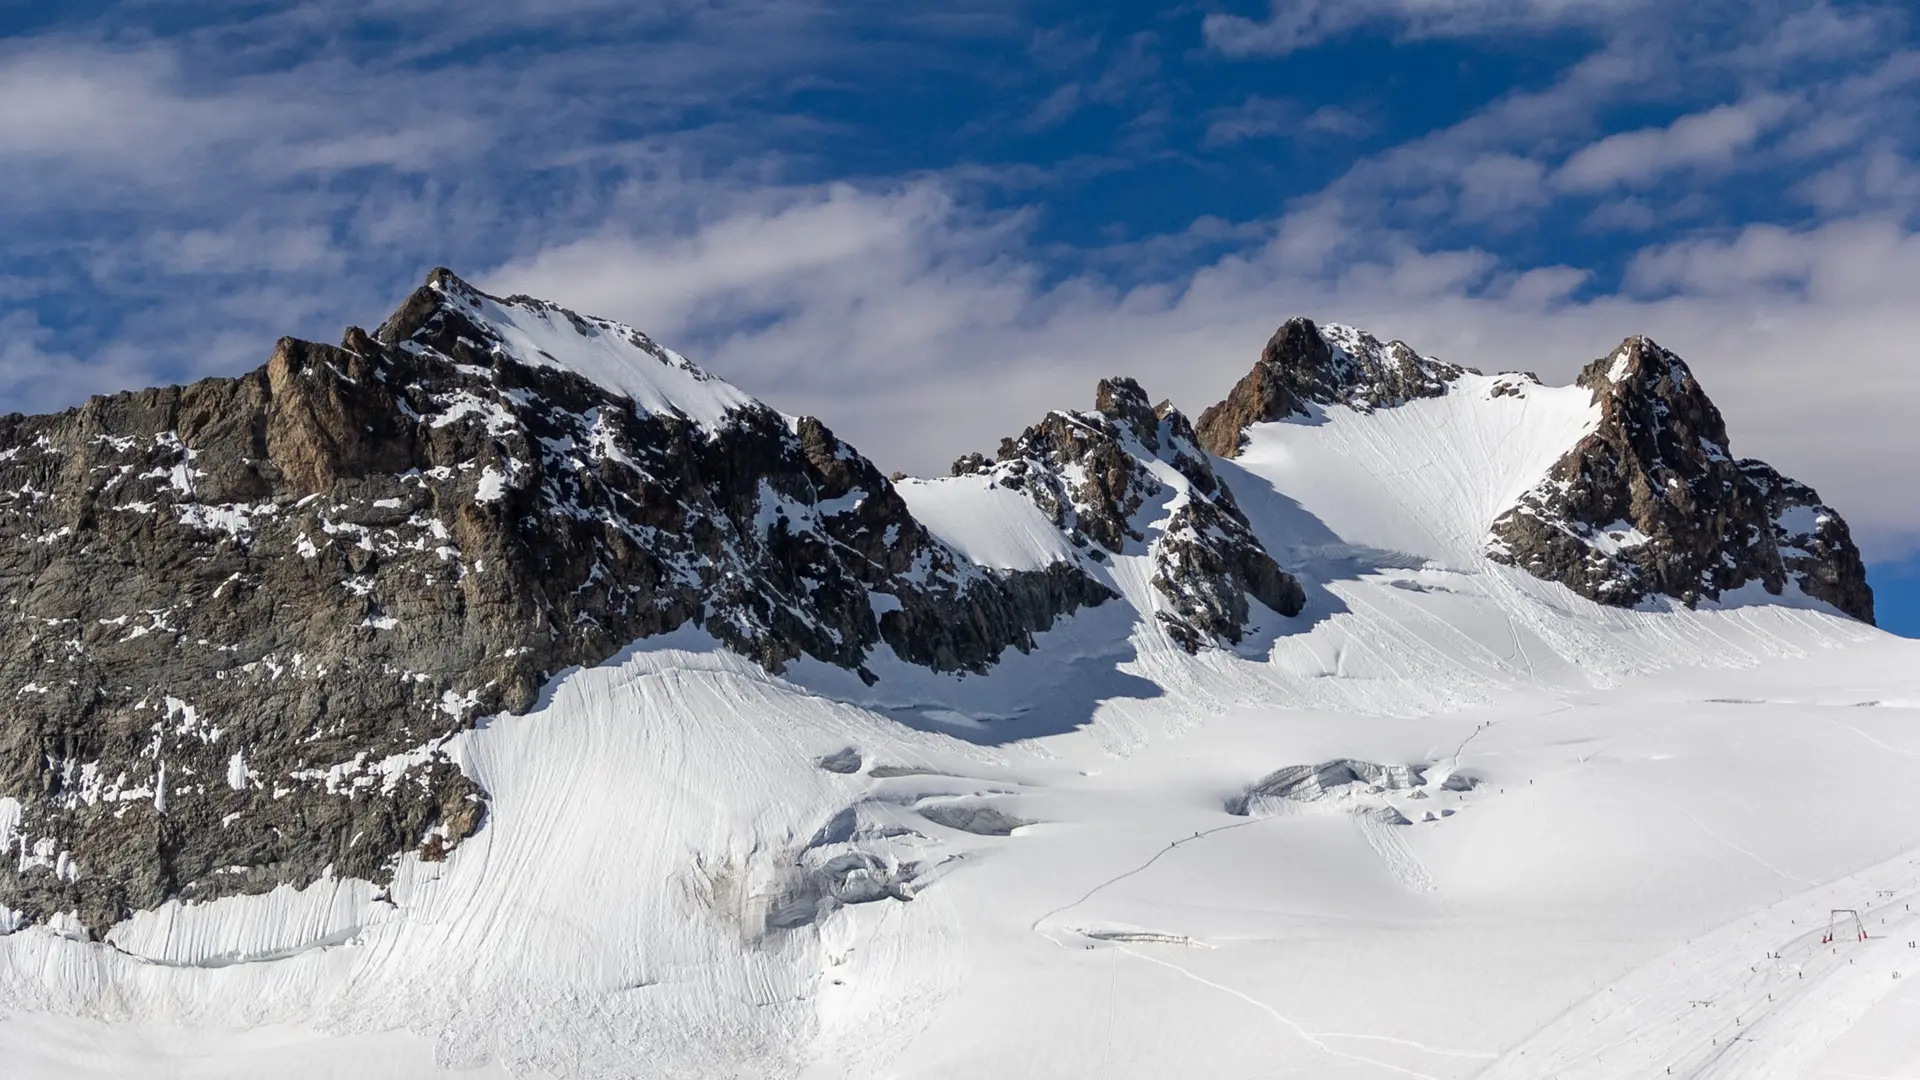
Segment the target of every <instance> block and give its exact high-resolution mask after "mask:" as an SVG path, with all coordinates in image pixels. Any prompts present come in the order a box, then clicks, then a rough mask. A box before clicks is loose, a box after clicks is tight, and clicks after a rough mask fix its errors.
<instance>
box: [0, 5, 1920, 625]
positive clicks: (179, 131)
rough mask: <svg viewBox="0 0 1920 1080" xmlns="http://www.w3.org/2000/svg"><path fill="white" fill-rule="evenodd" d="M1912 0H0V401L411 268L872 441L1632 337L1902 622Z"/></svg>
mask: <svg viewBox="0 0 1920 1080" xmlns="http://www.w3.org/2000/svg"><path fill="white" fill-rule="evenodd" d="M1676 7H1684V8H1685V12H1684V13H1683V14H1679V15H1676V14H1674V13H1673V9H1674V8H1676ZM1917 23H1920V16H1917V15H1916V13H1915V12H1913V11H1912V10H1911V5H1910V4H1900V3H1893V4H1876V3H1809V2H1802V0H1777V2H1776V0H1755V2H1741V3H1731V2H1721V0H1705V2H1700V3H1694V4H1688V5H1672V4H1666V3H1656V2H1653V0H1270V2H1269V0H1220V2H1217V3H1198V4H1191V5H1181V6H1165V7H1156V6H1148V5H1134V4H1125V3H1116V4H1108V5H1099V6H1095V5H1066V4H1052V3H1021V2H1016V0H1005V2H999V0H981V2H978V3H966V4H925V5H915V4H899V3H878V2H850V3H839V2H830V0H736V2H730V3H700V2H691V0H687V2H664V3H650V4H628V3H613V2H608V0H548V2H546V3H540V4H532V3H508V2H504V0H470V2H469V3H467V4H463V5H459V6H458V7H457V8H455V7H450V6H448V5H445V4H443V3H427V2H425V0H386V2H383V3H372V2H363V0H316V2H313V3H306V4H301V5H297V6H289V5H281V4H271V3H249V2H239V0H169V2H165V3H162V2H158V0H134V2H122V3H106V2H69V3H63V4H58V5H45V4H29V3H23V2H15V0H0V407H7V408H20V409H39V408H50V407H56V406H62V405H66V404H71V403H73V402H76V401H78V400H80V399H81V398H83V397H84V396H85V395H86V394H88V393H91V392H97V391H102V390H111V389H119V388H124V387H128V386H133V385H138V384H143V383H148V382H153V381H156V380H179V379H186V378H190V377H195V376H199V375H204V374H217V373H234V372H238V371H242V370H245V369H247V368H250V367H253V366H255V365H257V364H258V363H259V362H260V361H261V360H262V359H263V358H264V356H265V355H266V353H267V351H268V350H269V349H270V347H271V343H272V341H273V339H274V338H276V337H278V336H280V335H283V334H294V335H299V336H305V337H317V338H321V339H323V340H331V339H333V338H335V337H336V336H337V335H338V333H339V332H340V330H341V328H342V327H343V326H345V325H346V324H348V323H361V324H371V323H373V322H376V321H378V319H379V318H380V317H381V316H382V315H383V314H384V312H386V311H387V310H388V309H390V308H391V307H392V306H393V304H394V303H395V302H396V301H397V300H398V298H399V297H401V296H402V295H404V293H405V292H406V290H407V289H408V288H409V287H410V286H411V285H412V284H414V283H415V282H416V281H417V280H418V279H419V278H420V277H421V276H422V275H423V274H424V273H425V271H426V270H427V269H428V268H430V267H432V266H434V265H436V264H442V263H444V264H446V265H449V266H452V267H454V268H455V269H456V270H458V271H460V272H461V273H463V274H465V275H467V276H468V277H470V278H472V279H474V280H475V281H477V282H478V283H480V284H482V285H483V286H486V287H488V288H491V289H494V290H499V291H509V290H518V291H527V292H533V293H537V294H540V295H544V296H548V297H551V298H553V299H556V300H559V301H561V302H563V303H567V304H569V305H571V306H574V307H579V308H582V309H585V310H589V311H593V312H595V313H597V314H603V315H609V316H614V317H618V318H622V319H625V320H627V321H629V322H633V323H635V324H636V325H639V326H641V327H643V328H645V329H647V330H648V331H649V332H651V333H653V334H655V335H656V336H658V337H661V338H663V339H664V340H666V341H668V342H670V343H672V344H674V345H676V346H677V347H679V348H681V349H682V350H683V351H685V352H688V353H689V354H690V355H693V356H695V357H696V358H697V359H699V360H701V361H702V362H704V363H706V364H707V365H708V366H710V367H712V368H713V369H715V370H716V371H718V372H720V373H722V374H724V375H725V376H727V377H728V378H730V379H732V380H733V381H735V382H737V383H739V384H741V385H742V386H744V387H745V388H747V389H749V390H751V391H753V392H754V393H756V394H758V395H760V396H761V397H763V398H765V399H767V400H769V401H770V402H772V403H773V404H775V405H777V406H780V407H782V408H784V409H787V410H789V411H796V412H798V411H806V412H813V413H816V414H819V415H821V416H823V417H824V418H826V419H827V420H828V421H829V422H830V423H831V424H833V426H834V427H835V428H836V430H839V431H840V432H841V433H842V434H843V435H845V436H847V437H848V438H850V439H851V440H852V441H854V442H855V443H856V444H858V445H859V446H861V447H862V448H863V449H864V450H866V451H867V453H868V454H870V455H871V456H873V457H874V458H876V459H877V460H879V461H880V462H881V463H882V464H883V465H887V466H898V467H904V468H907V469H909V470H914V471H930V470H937V469H940V468H941V466H942V463H943V462H945V461H948V460H951V458H953V457H954V456H956V455H958V454H960V453H962V452H964V451H967V450H972V449H980V448H988V447H991V446H992V445H993V444H994V443H995V442H996V441H997V439H998V437H999V436H1000V435H1003V434H1008V433H1011V432H1013V431H1015V430H1017V429H1018V428H1019V427H1020V426H1022V425H1023V424H1025V423H1027V422H1029V421H1030V420H1031V419H1033V418H1034V417H1035V416H1036V415H1037V414H1038V413H1039V412H1040V411H1041V410H1043V409H1045V408H1048V407H1054V406H1061V405H1070V404H1082V403H1084V401H1085V400H1086V399H1087V398H1088V397H1089V396H1090V394H1091V387H1092V384H1093V382H1094V380H1095V379H1097V378H1098V377H1100V376H1103V375H1107V374H1114V373H1125V374H1131V375H1134V376H1136V377H1138V378H1140V379H1141V380H1142V382H1143V383H1144V384H1145V385H1146V386H1147V388H1148V390H1149V391H1150V392H1153V393H1157V394H1165V395H1169V396H1172V397H1173V398H1174V400H1175V401H1176V402H1178V403H1179V404H1181V405H1182V406H1184V407H1187V408H1189V409H1192V410H1197V409H1198V408H1200V407H1203V406H1204V405H1206V404H1207V403H1209V402H1210V401H1212V400H1214V399H1216V398H1218V397H1219V396H1220V395H1221V394H1222V393H1223V392H1224V391H1225V389H1226V388H1227V386H1229V385H1230V384H1231V383H1232V381H1233V380H1234V379H1235V378H1236V377H1238V375H1240V374H1241V373H1243V372H1244V371H1245V370H1246V368H1247V367H1248V366H1249V365H1250V364H1251V363H1252V361H1253V358H1254V356H1255V355H1256V354H1257V352H1258V349H1259V346H1260V345H1261V343H1262V342H1263V341H1264V339H1265V337H1266V335H1267V334H1268V333H1270V332H1271V330H1272V328H1273V327H1274V326H1275V325H1277V324H1278V323H1279V322H1280V321H1281V320H1283V319H1284V318H1286V317H1288V316H1290V315H1293V314H1308V315H1312V316H1315V317H1318V318H1322V319H1338V320H1342V321H1349V322H1355V323H1358V324H1360V325H1363V326H1367V327H1370V328H1372V329H1374V330H1376V332H1379V333H1382V334H1385V335H1391V336H1398V337H1402V338H1404V339H1406V340H1407V341H1409V342H1410V343H1412V344H1414V345H1415V346H1416V347H1418V348H1420V349H1421V350H1422V351H1425V352H1428V353H1433V354H1437V355H1440V356H1442V357H1445V358H1447V359H1450V360H1455V361H1459V362H1463V363H1468V364H1473V365H1475V366H1479V367H1483V368H1489V369H1493V368H1521V369H1527V370H1534V371H1537V372H1539V373H1540V374H1541V375H1542V376H1543V377H1546V378H1549V379H1555V380H1563V379H1565V378H1568V377H1570V375H1571V373H1572V372H1573V371H1574V370H1576V369H1577V368H1578V367H1579V365H1580V364H1582V363H1583V362H1585V361H1586V360H1587V359H1590V358H1591V357H1594V356H1598V355H1600V354H1602V353H1604V352H1605V351H1606V350H1607V349H1608V348H1609V347H1610V346H1611V345H1613V344H1614V343H1616V342H1617V341H1618V340H1619V339H1620V338H1622V337H1624V336H1626V335H1627V334H1630V333H1640V332H1645V333H1650V334H1652V335H1653V336H1654V337H1656V338H1657V339H1659V340H1660V341H1661V342H1662V343H1663V344H1666V345H1668V346H1669V347H1672V348H1675V349H1677V350H1678V351H1680V352H1681V353H1682V354H1683V355H1684V356H1686V357H1687V358H1688V360H1689V361H1690V362H1691V363H1692V364H1693V366H1694V368H1695V369H1696V371H1697V372H1698V373H1699V375H1700V376H1701V378H1702V380H1703V381H1704V382H1705V384H1706V386H1707V388H1708V390H1709V392H1711V393H1712V394H1713V396H1714V398H1715V400H1716V401H1717V402H1719V404H1720V405H1721V407H1722V409H1723V411H1725V412H1726V413H1727V415H1728V418H1729V423H1730V427H1731V429H1732V435H1733V439H1734V449H1735V450H1736V452H1738V453H1741V454H1744V455H1750V456H1756V457H1762V458H1766V459H1768V460H1770V461H1772V462H1773V463H1774V464H1775V465H1777V466H1779V467H1780V468H1782V469H1783V470H1784V471H1786V472H1788V473H1790V474H1792V475H1795V476H1797V477H1799V478H1801V479H1804V480H1806V481H1807V482H1809V483H1811V484H1813V485H1814V486H1815V487H1817V488H1818V489H1819V490H1820V491H1821V492H1822V494H1823V495H1824V496H1826V498H1827V499H1828V500H1829V501H1831V502H1833V503H1835V504H1836V505H1837V506H1839V507H1840V509H1841V510H1842V511H1843V512H1844V513H1845V514H1846V516H1847V517H1848V519H1849V521H1850V522H1852V523H1853V525H1854V529H1855V532H1856V535H1857V536H1858V537H1859V538H1860V540H1861V541H1862V544H1863V547H1864V548H1865V550H1866V552H1867V554H1868V556H1869V559H1870V560H1871V561H1872V562H1873V563H1874V577H1875V581H1876V585H1877V586H1878V588H1879V589H1880V591H1881V596H1882V601H1881V609H1882V612H1883V613H1884V616H1885V621H1886V622H1887V623H1888V624H1889V625H1892V626H1896V627H1899V628H1901V629H1903V630H1904V631H1905V632H1909V633H1915V632H1920V554H1917V553H1920V424H1916V423H1914V422H1913V420H1912V419H1911V414H1912V413H1913V412H1914V406H1915V404H1916V403H1920V364H1917V363H1916V360H1915V350H1916V346H1915V344H1914V343H1915V342H1920V305H1916V304H1915V303H1914V298H1915V292H1916V283H1917V282H1920V237H1917V236H1916V227H1920V108H1917V107H1916V106H1920V25H1916V24H1917Z"/></svg>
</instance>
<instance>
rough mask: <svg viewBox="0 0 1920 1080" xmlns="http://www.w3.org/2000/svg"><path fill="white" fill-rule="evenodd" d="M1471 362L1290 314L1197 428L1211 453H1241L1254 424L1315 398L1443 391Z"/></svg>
mask: <svg viewBox="0 0 1920 1080" xmlns="http://www.w3.org/2000/svg"><path fill="white" fill-rule="evenodd" d="M1470 370H1472V369H1471V368H1462V367H1458V366H1456V365H1453V364H1446V363H1442V362H1440V361H1438V360H1435V359H1433V358H1432V357H1428V356H1421V355H1420V354H1419V353H1416V352H1414V351H1413V350H1412V349H1411V348H1409V347H1408V346H1407V345H1406V343H1404V342H1400V341H1393V342H1388V343H1385V344H1382V343H1381V341H1380V340H1379V339H1378V338H1376V337H1374V336H1373V335H1372V334H1369V333H1367V332H1366V331H1364V330H1355V329H1354V328H1352V327H1350V326H1339V325H1336V324H1329V325H1327V326H1324V327H1321V326H1316V325H1314V323H1313V320H1311V319H1300V318H1295V319H1288V320H1287V321H1286V322H1285V323H1284V324H1282V325H1281V327H1280V329H1278V330H1276V331H1274V334H1273V337H1272V338H1271V339H1269V340H1268V342H1267V347H1266V348H1265V349H1263V350H1261V352H1260V360H1259V362H1258V363H1256V364H1254V365H1253V370H1252V371H1249V372H1247V374H1246V376H1245V377H1244V378H1242V379H1241V380H1240V381H1239V382H1238V383H1237V384H1235V385H1234V388H1233V390H1232V391H1231V392H1229V393H1228V394H1227V396H1226V399H1225V400H1223V401H1221V402H1220V403H1219V404H1216V405H1211V406H1209V407H1208V408H1207V409H1205V410H1204V411H1202V412H1201V414H1200V421H1199V423H1198V424H1196V425H1195V426H1194V430H1195V432H1196V434H1197V436H1198V441H1199V444H1200V446H1201V447H1203V448H1204V449H1205V450H1206V451H1207V452H1208V453H1210V454H1215V455H1218V456H1220V457H1225V458H1230V457H1238V456H1240V450H1241V447H1242V446H1243V445H1244V442H1245V438H1246V430H1247V428H1248V427H1249V426H1250V425H1253V424H1265V423H1271V422H1273V421H1276V420H1285V419H1287V418H1288V417H1291V416H1308V415H1310V408H1311V407H1312V406H1316V405H1317V406H1322V407H1325V406H1331V405H1345V406H1347V407H1349V408H1352V409H1357V410H1359V411H1361V412H1372V411H1373V410H1374V409H1380V408H1389V407H1391V406H1394V405H1399V404H1401V403H1402V402H1406V401H1411V400H1413V399H1415V398H1423V397H1438V396H1440V395H1441V394H1444V393H1446V392H1447V386H1448V385H1449V384H1450V383H1452V382H1453V380H1455V379H1457V378H1459V377H1460V376H1461V374H1463V373H1464V372H1467V371H1470Z"/></svg>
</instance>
